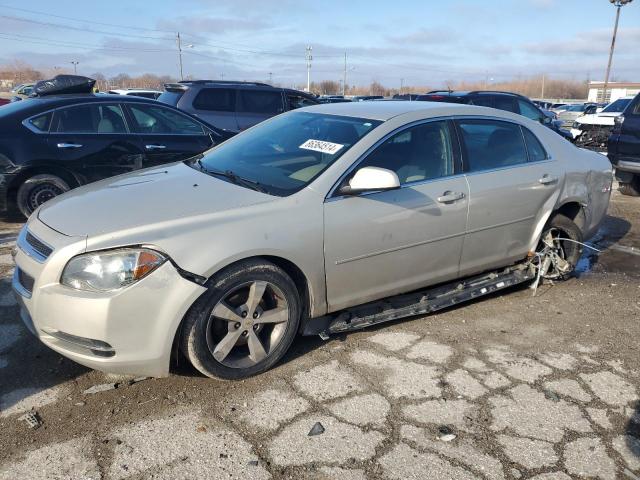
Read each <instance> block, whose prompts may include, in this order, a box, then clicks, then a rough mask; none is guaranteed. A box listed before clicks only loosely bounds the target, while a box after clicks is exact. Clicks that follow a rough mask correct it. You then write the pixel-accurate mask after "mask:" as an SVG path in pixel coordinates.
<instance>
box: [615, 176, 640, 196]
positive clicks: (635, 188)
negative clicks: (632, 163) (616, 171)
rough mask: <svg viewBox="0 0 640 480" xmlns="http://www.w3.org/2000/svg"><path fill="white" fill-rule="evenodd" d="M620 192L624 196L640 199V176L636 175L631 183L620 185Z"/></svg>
mask: <svg viewBox="0 0 640 480" xmlns="http://www.w3.org/2000/svg"><path fill="white" fill-rule="evenodd" d="M618 190H619V191H620V193H621V194H622V195H628V196H629V197H640V176H638V175H634V177H633V178H632V179H631V182H629V183H622V182H621V183H620V186H619V187H618Z"/></svg>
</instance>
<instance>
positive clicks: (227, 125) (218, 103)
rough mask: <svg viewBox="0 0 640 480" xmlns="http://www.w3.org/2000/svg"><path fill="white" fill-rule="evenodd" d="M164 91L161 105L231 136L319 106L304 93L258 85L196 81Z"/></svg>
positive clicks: (166, 88)
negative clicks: (275, 118)
mask: <svg viewBox="0 0 640 480" xmlns="http://www.w3.org/2000/svg"><path fill="white" fill-rule="evenodd" d="M164 88H165V91H164V93H163V94H162V95H160V96H159V97H158V101H160V102H163V103H166V104H169V105H173V106H175V107H177V108H179V109H180V110H182V111H184V112H188V113H190V114H193V115H195V116H196V117H198V118H201V119H203V120H204V121H205V122H208V123H210V124H212V125H215V126H216V127H218V128H221V129H224V130H227V131H228V132H231V133H238V132H239V131H241V130H246V129H247V128H249V127H252V126H254V125H256V124H257V123H260V122H262V121H264V120H266V119H267V118H270V117H273V116H274V115H278V114H280V113H282V112H286V111H288V110H294V109H296V108H300V107H306V106H308V105H317V104H318V103H319V102H318V100H317V99H316V98H315V97H314V96H313V95H309V94H308V93H305V92H300V91H298V90H292V89H289V88H278V87H272V86H271V85H267V84H265V83H255V82H233V81H213V80H197V81H185V82H179V83H167V84H166V85H165V86H164Z"/></svg>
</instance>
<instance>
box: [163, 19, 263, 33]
mask: <svg viewBox="0 0 640 480" xmlns="http://www.w3.org/2000/svg"><path fill="white" fill-rule="evenodd" d="M157 25H158V28H159V29H162V30H173V31H176V32H178V31H179V32H187V33H192V34H200V35H208V34H210V33H214V32H215V33H216V34H221V33H227V32H256V31H262V30H267V29H269V28H271V27H272V26H273V25H272V24H270V23H269V22H267V21H266V20H265V19H263V18H260V19H258V18H246V17H245V18H233V17H210V16H199V15H192V16H182V17H177V18H175V19H171V20H160V21H159V22H158V24H157Z"/></svg>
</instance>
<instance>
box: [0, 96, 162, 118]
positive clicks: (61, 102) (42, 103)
mask: <svg viewBox="0 0 640 480" xmlns="http://www.w3.org/2000/svg"><path fill="white" fill-rule="evenodd" d="M92 102H96V103H97V102H127V103H133V102H138V103H153V104H155V103H156V100H152V99H149V98H144V97H135V96H133V95H118V94H104V93H73V94H66V95H47V96H44V97H28V98H25V99H24V100H20V101H17V102H12V103H9V104H7V105H4V106H3V107H2V109H0V116H4V115H14V114H18V113H19V114H20V115H23V114H26V115H32V114H34V113H38V112H44V111H46V110H50V109H53V108H58V107H63V106H66V105H74V104H77V103H92Z"/></svg>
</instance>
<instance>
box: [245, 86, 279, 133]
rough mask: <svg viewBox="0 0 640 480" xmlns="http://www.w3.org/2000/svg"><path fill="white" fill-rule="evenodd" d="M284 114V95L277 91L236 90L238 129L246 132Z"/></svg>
mask: <svg viewBox="0 0 640 480" xmlns="http://www.w3.org/2000/svg"><path fill="white" fill-rule="evenodd" d="M282 112H284V95H283V93H282V91H280V90H277V89H269V90H262V89H258V88H241V89H239V90H238V111H237V114H236V118H237V121H238V128H239V129H240V130H241V131H242V130H246V129H247V128H250V127H253V126H254V125H256V124H258V123H260V122H262V121H264V120H266V119H267V118H271V117H273V116H274V115H278V114H280V113H282Z"/></svg>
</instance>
